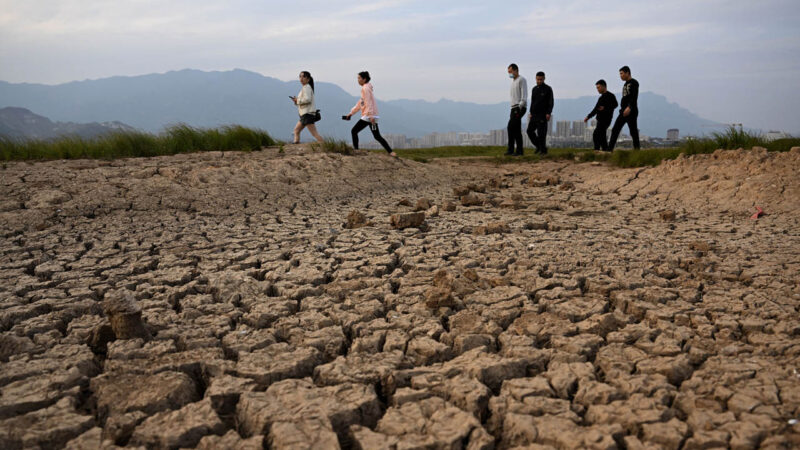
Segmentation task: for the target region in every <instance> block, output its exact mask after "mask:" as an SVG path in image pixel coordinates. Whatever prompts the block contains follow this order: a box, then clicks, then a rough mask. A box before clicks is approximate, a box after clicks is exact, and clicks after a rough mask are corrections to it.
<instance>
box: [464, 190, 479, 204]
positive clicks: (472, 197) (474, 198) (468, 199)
mask: <svg viewBox="0 0 800 450" xmlns="http://www.w3.org/2000/svg"><path fill="white" fill-rule="evenodd" d="M461 204H462V205H464V206H480V205H482V204H483V199H482V198H480V197H478V195H477V194H475V193H472V192H470V193H468V194H466V195H463V196H461Z"/></svg>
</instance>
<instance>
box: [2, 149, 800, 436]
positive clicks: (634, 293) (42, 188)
mask: <svg viewBox="0 0 800 450" xmlns="http://www.w3.org/2000/svg"><path fill="white" fill-rule="evenodd" d="M798 171H800V149H795V150H794V151H792V152H789V153H783V154H767V153H766V152H764V151H758V150H753V151H731V152H723V151H719V152H717V153H715V154H713V155H704V156H696V157H692V158H680V159H678V160H676V161H671V162H667V163H665V164H662V165H661V166H659V167H656V168H650V169H615V168H611V167H607V166H604V165H599V164H574V163H569V162H544V163H536V164H528V163H524V164H523V163H521V164H518V165H504V166H495V165H490V164H487V163H480V162H468V161H461V162H458V161H456V162H453V161H447V162H436V163H430V164H420V163H415V162H410V161H398V160H394V159H391V158H388V157H386V156H383V155H380V156H378V155H364V154H362V155H357V156H342V155H337V154H320V153H314V152H312V151H310V150H309V149H307V148H306V147H304V146H288V147H287V150H286V152H285V153H279V152H278V150H277V149H265V150H263V151H260V152H254V153H225V154H221V153H203V154H190V155H179V156H172V157H161V158H150V159H130V160H116V161H57V162H40V163H33V164H31V163H11V164H8V166H7V167H5V168H4V169H3V170H2V172H0V176H1V177H2V183H1V185H0V198H2V200H0V224H2V225H1V226H2V229H0V232H1V233H2V234H1V236H2V238H1V239H0V255H2V256H1V257H0V327H2V328H1V329H0V332H1V333H0V448H4V449H16V448H37V447H41V448H61V447H67V448H72V449H95V448H114V447H115V446H120V447H139V448H203V449H218V448H230V449H256V448H331V449H333V448H363V449H377V448H390V449H411V448H429V449H457V448H467V449H490V448H513V447H521V448H530V449H545V448H559V449H561V448H597V449H611V448H627V449H639V448H672V449H677V448H685V449H695V448H715V447H722V448H724V447H730V448H737V449H746V448H791V447H797V446H798V445H800V425H798V424H797V422H796V419H798V418H800V375H798V371H799V370H800V320H799V319H800V309H799V308H800V288H799V287H798V279H799V278H800V257H799V256H798V254H799V253H800V251H798V250H800V226H799V225H800V224H799V223H798V222H799V219H800V216H799V215H798V210H799V209H798V199H800V180H798V176H797V174H798ZM756 205H758V206H761V207H762V208H764V210H765V212H766V215H764V216H762V217H760V218H759V219H757V220H751V219H750V218H749V216H750V215H751V214H752V212H753V209H754V206H756ZM415 210H417V211H419V212H417V213H414V211H415ZM392 215H395V217H394V219H393V220H392V221H391V222H390V219H389V217H390V216H392ZM422 221H424V222H422ZM420 222H422V223H420ZM392 224H393V225H392ZM395 227H398V228H395Z"/></svg>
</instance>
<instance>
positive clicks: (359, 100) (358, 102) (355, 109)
mask: <svg viewBox="0 0 800 450" xmlns="http://www.w3.org/2000/svg"><path fill="white" fill-rule="evenodd" d="M362 104H364V87H363V86H362V87H361V98H359V99H358V101H357V102H356V106H353V109H351V110H350V114H348V115H347V117H352V116H353V114H355V113H357V112H358V110H360V109H361V105H362Z"/></svg>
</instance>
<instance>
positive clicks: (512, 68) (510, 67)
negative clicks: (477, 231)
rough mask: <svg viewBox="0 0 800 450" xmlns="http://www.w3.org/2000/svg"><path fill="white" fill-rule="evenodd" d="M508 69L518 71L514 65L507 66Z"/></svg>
mask: <svg viewBox="0 0 800 450" xmlns="http://www.w3.org/2000/svg"><path fill="white" fill-rule="evenodd" d="M508 68H509V69H511V70H519V67H517V65H516V64H514V63H511V64H509V65H508Z"/></svg>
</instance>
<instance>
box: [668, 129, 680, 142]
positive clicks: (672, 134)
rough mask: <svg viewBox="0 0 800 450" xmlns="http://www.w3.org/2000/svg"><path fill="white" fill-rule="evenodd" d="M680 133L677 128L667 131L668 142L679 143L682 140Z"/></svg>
mask: <svg viewBox="0 0 800 450" xmlns="http://www.w3.org/2000/svg"><path fill="white" fill-rule="evenodd" d="M680 135H681V133H680V131H679V130H678V129H677V128H670V129H669V130H667V140H668V141H677V140H678V139H680Z"/></svg>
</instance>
